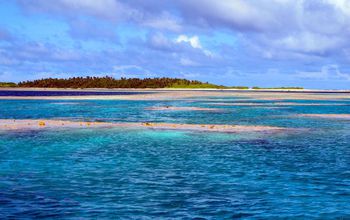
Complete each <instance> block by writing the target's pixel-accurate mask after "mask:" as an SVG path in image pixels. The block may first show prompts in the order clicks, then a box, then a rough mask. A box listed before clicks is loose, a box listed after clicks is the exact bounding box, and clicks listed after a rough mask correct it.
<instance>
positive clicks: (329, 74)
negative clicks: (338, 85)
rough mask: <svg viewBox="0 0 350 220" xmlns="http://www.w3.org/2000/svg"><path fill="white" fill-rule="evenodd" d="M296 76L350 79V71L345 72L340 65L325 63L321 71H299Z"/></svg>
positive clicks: (319, 78) (321, 78)
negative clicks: (340, 68)
mask: <svg viewBox="0 0 350 220" xmlns="http://www.w3.org/2000/svg"><path fill="white" fill-rule="evenodd" d="M296 77H298V78H301V79H310V80H315V79H316V80H346V81H350V73H343V72H341V71H340V70H339V67H338V65H325V66H323V67H322V68H321V71H317V72H306V71H305V72H298V73H297V74H296Z"/></svg>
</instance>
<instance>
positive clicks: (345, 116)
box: [298, 114, 350, 120]
mask: <svg viewBox="0 0 350 220" xmlns="http://www.w3.org/2000/svg"><path fill="white" fill-rule="evenodd" d="M298 116H302V117H314V118H334V119H346V120H350V114H298Z"/></svg>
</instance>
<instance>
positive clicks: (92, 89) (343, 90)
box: [0, 87, 350, 93]
mask: <svg viewBox="0 0 350 220" xmlns="http://www.w3.org/2000/svg"><path fill="white" fill-rule="evenodd" d="M0 91H72V92H74V91H79V92H100V91H101V92H114V91H119V92H123V91H137V92H150V91H157V92H162V91H163V92H164V91H165V92H167V91H221V92H224V91H235V92H291V93H350V89H349V90H346V89H205V88H203V89H196V88H193V89H189V88H39V87H0Z"/></svg>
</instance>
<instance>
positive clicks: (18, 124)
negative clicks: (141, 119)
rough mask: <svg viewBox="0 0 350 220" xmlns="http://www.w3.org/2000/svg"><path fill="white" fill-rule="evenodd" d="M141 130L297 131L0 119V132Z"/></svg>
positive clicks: (199, 125)
mask: <svg viewBox="0 0 350 220" xmlns="http://www.w3.org/2000/svg"><path fill="white" fill-rule="evenodd" d="M113 127H120V128H143V129H156V130H188V131H205V132H223V133H240V132H273V133H274V132H277V133H278V132H287V131H293V130H297V129H293V128H284V127H274V126H261V125H221V124H175V123H151V122H145V123H112V122H86V121H85V122H83V121H80V122H78V121H65V120H51V119H20V120H14V119H0V130H2V131H11V130H12V131H13V130H15V131H16V130H44V129H55V130H57V129H59V128H61V129H62V128H75V129H79V128H113Z"/></svg>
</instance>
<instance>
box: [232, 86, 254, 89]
mask: <svg viewBox="0 0 350 220" xmlns="http://www.w3.org/2000/svg"><path fill="white" fill-rule="evenodd" d="M226 88H227V89H249V87H248V86H229V87H226Z"/></svg>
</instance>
